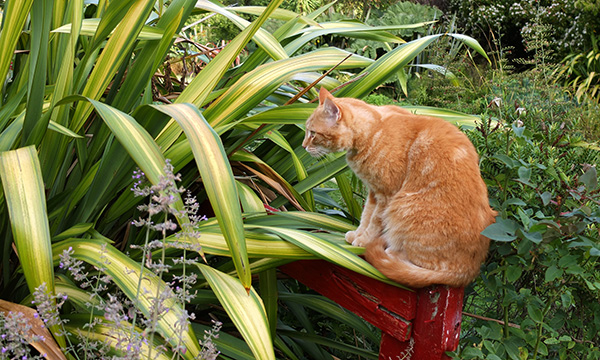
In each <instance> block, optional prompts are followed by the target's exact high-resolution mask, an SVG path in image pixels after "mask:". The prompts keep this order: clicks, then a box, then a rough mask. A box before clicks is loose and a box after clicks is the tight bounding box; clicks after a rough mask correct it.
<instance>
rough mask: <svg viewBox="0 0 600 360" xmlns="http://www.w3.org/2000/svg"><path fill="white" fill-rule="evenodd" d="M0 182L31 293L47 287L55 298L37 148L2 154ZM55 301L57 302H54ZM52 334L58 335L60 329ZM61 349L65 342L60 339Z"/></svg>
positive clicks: (0, 159) (42, 181) (29, 147)
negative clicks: (0, 181)
mask: <svg viewBox="0 0 600 360" xmlns="http://www.w3.org/2000/svg"><path fill="white" fill-rule="evenodd" d="M0 178H1V179H2V188H3V190H4V198H5V199H6V205H7V207H8V215H9V217H10V226H11V228H12V234H13V240H14V242H15V245H16V248H17V255H18V257H19V262H20V263H21V267H22V268H23V275H24V276H25V281H26V282H27V287H28V288H29V292H30V293H33V292H34V291H35V290H36V288H38V287H39V286H40V285H42V284H45V285H46V289H47V291H48V292H49V293H50V294H54V267H53V265H52V245H51V238H50V227H49V225H48V216H47V213H46V195H45V192H44V180H43V178H42V172H41V169H40V163H39V160H38V157H37V152H36V150H35V147H33V146H28V147H24V148H20V149H17V150H13V151H6V152H2V153H0ZM53 301H54V300H53ZM50 330H51V331H52V332H53V333H54V334H57V332H58V330H59V329H58V326H57V325H55V326H53V327H51V328H50ZM57 341H58V342H59V344H61V345H63V346H64V345H65V342H64V339H63V338H61V337H58V338H57Z"/></svg>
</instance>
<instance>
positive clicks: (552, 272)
mask: <svg viewBox="0 0 600 360" xmlns="http://www.w3.org/2000/svg"><path fill="white" fill-rule="evenodd" d="M561 276H563V270H562V269H559V268H558V267H557V266H556V265H552V266H550V267H548V268H547V269H546V275H545V281H546V282H552V281H554V280H556V279H558V278H560V277H561Z"/></svg>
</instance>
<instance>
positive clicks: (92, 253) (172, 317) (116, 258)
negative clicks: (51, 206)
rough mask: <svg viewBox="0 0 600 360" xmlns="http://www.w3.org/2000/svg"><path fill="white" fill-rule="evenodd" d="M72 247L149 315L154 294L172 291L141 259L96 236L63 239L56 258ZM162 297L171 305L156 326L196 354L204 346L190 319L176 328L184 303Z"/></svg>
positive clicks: (189, 354)
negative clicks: (178, 328) (185, 324)
mask: <svg viewBox="0 0 600 360" xmlns="http://www.w3.org/2000/svg"><path fill="white" fill-rule="evenodd" d="M69 249H70V250H71V252H72V255H71V256H72V257H74V258H76V259H78V260H82V261H85V262H86V263H88V264H91V265H93V266H95V267H96V268H100V269H103V272H104V273H105V274H107V275H109V276H110V277H111V278H112V280H113V282H114V283H115V284H116V285H117V286H118V287H119V289H121V290H122V291H123V293H124V294H125V295H126V296H127V297H128V298H129V299H130V300H131V301H133V303H134V304H135V305H136V307H137V308H138V309H139V310H140V311H141V312H142V313H143V314H144V316H146V317H147V318H150V316H151V311H152V308H153V306H154V298H156V297H157V296H158V295H159V294H161V293H163V292H165V291H167V292H168V291H172V290H170V289H167V284H165V282H164V281H162V280H161V279H160V278H159V277H158V276H157V275H156V274H154V273H153V272H151V271H150V270H148V269H144V271H143V275H142V271H141V265H140V264H139V263H137V262H135V261H134V260H132V259H131V258H130V257H129V256H128V255H126V254H125V253H123V252H121V251H120V250H118V249H116V248H115V247H113V246H111V245H110V244H107V243H106V242H105V241H102V240H96V239H86V240H85V241H81V239H68V240H64V241H62V242H60V243H59V244H56V245H55V246H54V248H53V249H52V250H53V255H54V261H56V262H58V261H59V256H60V254H62V253H63V251H65V250H69ZM141 276H143V282H142V289H141V291H139V292H138V281H139V280H140V277H141ZM163 301H164V302H163V304H162V306H164V307H166V308H168V309H169V311H168V312H165V313H162V314H161V316H159V317H158V319H157V322H156V330H157V331H158V332H159V333H160V334H161V336H162V337H163V338H164V339H169V341H170V342H171V344H172V345H178V344H179V342H181V343H182V344H183V345H184V346H185V347H186V348H187V349H188V351H187V352H186V353H185V354H184V358H186V359H193V358H195V357H196V356H198V355H199V354H200V351H201V350H200V348H199V345H198V341H197V339H196V336H195V334H194V332H193V331H192V330H191V327H190V325H189V323H188V324H187V325H188V326H187V328H186V329H185V330H184V331H183V332H182V333H181V334H180V333H179V332H180V330H177V327H178V326H179V325H178V322H179V321H180V320H181V319H182V318H183V317H184V314H183V311H184V309H183V308H182V307H181V303H180V302H178V301H177V300H176V297H175V296H169V297H167V298H166V299H164V300H163Z"/></svg>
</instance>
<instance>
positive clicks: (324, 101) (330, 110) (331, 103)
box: [319, 87, 341, 126]
mask: <svg viewBox="0 0 600 360" xmlns="http://www.w3.org/2000/svg"><path fill="white" fill-rule="evenodd" d="M319 105H321V106H323V113H324V114H325V116H326V118H327V122H328V123H329V125H330V126H333V125H335V124H336V123H337V122H338V120H340V117H341V111H340V108H339V107H338V106H337V105H336V104H335V97H334V96H333V95H331V93H330V92H329V91H327V89H325V88H324V87H322V88H321V90H320V91H319Z"/></svg>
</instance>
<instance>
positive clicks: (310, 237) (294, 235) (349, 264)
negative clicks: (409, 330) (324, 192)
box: [260, 226, 404, 288]
mask: <svg viewBox="0 0 600 360" xmlns="http://www.w3.org/2000/svg"><path fill="white" fill-rule="evenodd" d="M260 229H261V230H264V231H268V232H270V233H273V234H276V235H278V236H280V237H281V238H282V239H284V240H287V241H289V242H291V243H292V244H294V245H296V246H298V247H300V248H302V249H304V250H306V251H308V252H311V253H313V254H315V255H316V256H318V257H319V258H321V259H324V260H327V261H330V262H332V263H334V264H337V265H340V266H342V267H345V268H347V269H350V270H352V271H354V272H357V273H359V274H362V275H365V276H368V277H370V278H373V279H376V280H380V281H383V282H386V283H389V284H392V285H394V286H398V287H402V288H404V287H403V286H402V285H400V284H398V283H395V282H393V281H390V280H388V279H387V278H386V277H385V276H384V275H383V274H381V273H380V272H379V270H377V269H375V268H374V267H373V266H372V265H371V264H369V263H368V262H366V261H365V260H363V259H362V258H360V257H358V256H356V255H355V254H353V253H351V252H350V251H348V250H346V249H344V248H343V247H341V246H339V245H337V244H335V243H332V242H330V241H327V240H325V239H323V238H319V237H318V236H316V235H315V234H311V233H309V232H307V231H302V230H293V229H285V228H275V227H269V226H262V227H260Z"/></svg>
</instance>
